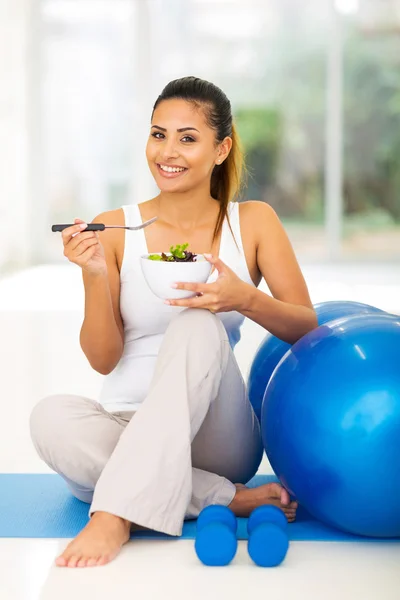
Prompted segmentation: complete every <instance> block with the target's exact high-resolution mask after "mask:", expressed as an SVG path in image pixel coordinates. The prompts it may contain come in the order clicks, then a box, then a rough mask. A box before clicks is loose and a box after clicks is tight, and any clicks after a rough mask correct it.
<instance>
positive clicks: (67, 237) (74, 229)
mask: <svg viewBox="0 0 400 600" xmlns="http://www.w3.org/2000/svg"><path fill="white" fill-rule="evenodd" d="M75 220H77V219H75ZM86 227H87V224H86V223H84V222H83V221H82V222H81V223H77V224H76V225H72V226H71V227H67V228H66V229H64V231H62V232H61V237H62V241H63V244H64V246H66V245H67V244H69V242H70V241H71V240H72V238H73V237H75V236H76V235H77V234H78V233H80V232H81V231H83V230H84V229H86ZM90 233H92V232H90Z"/></svg>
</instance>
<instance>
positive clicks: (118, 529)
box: [56, 512, 131, 567]
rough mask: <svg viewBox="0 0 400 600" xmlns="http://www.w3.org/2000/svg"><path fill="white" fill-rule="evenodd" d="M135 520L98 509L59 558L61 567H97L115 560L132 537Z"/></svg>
mask: <svg viewBox="0 0 400 600" xmlns="http://www.w3.org/2000/svg"><path fill="white" fill-rule="evenodd" d="M130 527H131V523H130V522H129V521H126V520H125V519H121V518H120V517H116V516H115V515H111V514H110V513H106V512H96V513H94V515H93V516H92V518H91V519H90V521H89V523H88V524H87V525H86V527H85V528H84V529H82V531H81V532H80V534H79V535H78V536H77V537H76V538H75V539H74V540H73V541H72V542H71V543H70V544H69V545H68V546H67V547H66V549H65V550H64V552H63V553H62V554H61V556H59V557H58V558H57V559H56V565H57V566H58V567H96V566H99V565H105V564H107V563H109V562H110V561H112V560H113V559H114V558H115V557H116V556H117V554H118V553H119V551H120V550H121V548H122V546H123V545H124V544H126V542H127V541H128V540H129V537H130Z"/></svg>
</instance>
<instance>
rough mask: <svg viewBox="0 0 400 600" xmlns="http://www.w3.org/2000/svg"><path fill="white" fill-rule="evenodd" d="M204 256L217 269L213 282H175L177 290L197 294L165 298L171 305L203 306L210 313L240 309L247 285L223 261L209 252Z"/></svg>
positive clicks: (174, 286)
mask: <svg viewBox="0 0 400 600" xmlns="http://www.w3.org/2000/svg"><path fill="white" fill-rule="evenodd" d="M204 257H205V258H206V259H207V260H208V262H210V263H211V264H212V265H214V267H215V268H216V269H217V271H218V278H217V280H216V281H215V283H182V282H177V283H176V284H174V285H173V286H172V287H173V288H176V289H178V290H188V291H190V292H195V293H196V294H197V296H194V297H193V298H184V299H182V300H165V303H166V304H170V305H171V306H185V307H187V308H205V309H208V310H209V311H211V312H212V313H218V312H229V311H232V310H237V311H240V310H241V307H242V305H243V299H244V297H245V295H246V289H245V288H246V287H249V286H248V284H247V283H245V282H244V281H243V280H242V279H240V278H239V277H238V276H237V275H236V274H235V273H234V272H233V271H232V269H230V268H229V267H228V266H227V265H226V264H225V263H223V262H222V260H220V259H219V258H214V257H213V256H211V254H204Z"/></svg>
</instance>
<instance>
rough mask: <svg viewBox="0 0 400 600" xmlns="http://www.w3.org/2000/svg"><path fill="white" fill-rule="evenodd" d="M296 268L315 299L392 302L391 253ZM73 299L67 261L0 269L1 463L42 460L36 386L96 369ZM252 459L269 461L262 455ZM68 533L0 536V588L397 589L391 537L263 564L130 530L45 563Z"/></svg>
mask: <svg viewBox="0 0 400 600" xmlns="http://www.w3.org/2000/svg"><path fill="white" fill-rule="evenodd" d="M303 271H304V274H305V276H306V279H307V282H308V284H309V288H310V292H311V296H312V299H313V302H314V303H316V302H322V301H327V300H340V299H342V300H354V301H361V302H366V303H369V304H373V305H375V306H378V307H379V308H382V309H384V310H387V311H389V312H395V313H398V314H400V265H393V264H392V265H389V264H388V265H372V264H371V265H342V266H339V265H336V266H321V265H319V266H313V265H304V266H303ZM82 307H83V295H82V285H81V276H80V272H79V269H77V268H75V267H73V266H72V265H68V264H66V265H61V266H46V265H44V266H41V267H37V268H35V269H30V270H28V271H24V272H21V273H17V274H15V275H13V276H10V277H8V278H3V279H0V327H1V333H2V335H1V343H0V360H1V363H0V364H1V391H2V419H1V420H0V472H16V473H22V472H31V473H34V472H49V470H48V469H47V467H46V466H45V465H44V464H42V463H41V462H40V460H39V459H38V458H37V456H36V454H35V452H34V450H33V448H32V445H31V442H30V439H29V432H28V417H29V414H30V411H31V409H32V407H33V406H34V405H35V403H36V402H37V401H38V400H39V399H40V398H41V397H43V396H45V395H47V394H52V393H60V392H69V393H79V394H85V395H88V396H89V397H93V398H95V397H96V396H97V394H98V391H99V389H100V386H101V380H102V376H101V375H99V374H97V373H95V372H93V371H92V370H91V368H90V367H89V365H88V364H87V362H86V359H85V357H84V355H83V353H82V351H81V349H80V347H79V342H78V337H79V328H80V325H81V321H82ZM263 335H264V332H263V331H262V330H261V328H259V327H258V326H256V325H254V324H253V323H251V322H249V323H246V324H245V326H244V328H243V339H242V341H241V342H240V344H239V347H238V348H237V352H236V354H237V357H238V361H239V364H240V367H241V369H242V371H243V373H244V375H247V372H248V369H249V367H250V364H251V360H252V357H253V356H254V352H255V350H256V348H257V346H258V344H259V342H260V341H261V340H262V338H263ZM261 470H262V472H268V471H269V465H268V463H267V461H264V462H263V464H262V469H261ZM382 501H383V502H384V499H382ZM67 543H68V541H67V540H52V539H45V540H36V539H34V540H32V539H29V540H23V539H22V540H21V539H0V600H64V599H68V600H70V599H71V598H74V600H81V599H83V598H87V597H88V596H89V597H90V598H94V599H95V600H103V599H106V598H107V599H109V598H111V597H113V598H116V599H117V598H121V600H122V599H123V598H129V599H131V598H140V600H147V599H150V598H151V599H158V598H160V599H167V598H174V599H179V598H190V599H192V600H196V599H200V598H201V599H204V598H205V597H206V598H207V600H214V598H215V599H217V598H218V600H221V599H222V600H225V598H226V599H229V600H231V599H232V600H233V599H236V598H242V597H243V596H245V597H250V596H253V595H254V596H255V595H257V594H259V595H260V596H261V597H263V598H264V597H269V598H273V599H274V600H288V599H289V598H293V599H296V600H302V599H303V598H304V599H307V600H330V599H332V600H333V599H335V600H338V599H352V600H353V599H359V598H360V599H363V600H399V599H400V568H399V565H400V544H370V543H357V544H353V543H352V544H346V543H309V542H307V543H304V542H303V543H299V542H298V543H292V544H291V548H290V550H289V553H288V555H287V558H286V560H285V562H284V564H283V565H282V566H281V567H279V568H275V569H271V570H265V569H260V568H258V567H256V566H254V565H253V564H252V563H251V561H250V559H249V557H248V555H247V551H246V545H245V542H240V544H239V551H238V554H237V556H236V558H235V561H234V563H232V565H230V566H229V567H225V568H222V569H209V568H206V567H204V566H202V565H201V564H200V563H199V562H198V560H197V559H196V556H195V554H194V550H193V542H192V541H186V540H185V541H183V540H182V541H165V542H160V541H134V542H130V543H129V544H128V545H127V546H125V547H124V549H123V551H122V553H121V555H120V557H119V558H118V559H117V560H116V561H114V562H113V563H111V564H110V565H107V566H106V567H101V568H96V569H71V570H69V569H68V570H66V569H59V568H56V567H54V566H53V561H54V558H55V557H56V556H57V555H58V554H59V553H60V551H61V550H62V548H63V547H64V546H65V545H66V544H67Z"/></svg>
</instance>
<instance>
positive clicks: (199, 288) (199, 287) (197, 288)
mask: <svg viewBox="0 0 400 600" xmlns="http://www.w3.org/2000/svg"><path fill="white" fill-rule="evenodd" d="M212 286H213V284H212V283H211V284H210V283H184V282H181V281H179V282H178V283H173V284H172V285H171V287H172V288H174V289H176V290H187V291H189V292H196V294H205V293H206V292H210V291H211V289H212Z"/></svg>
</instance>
